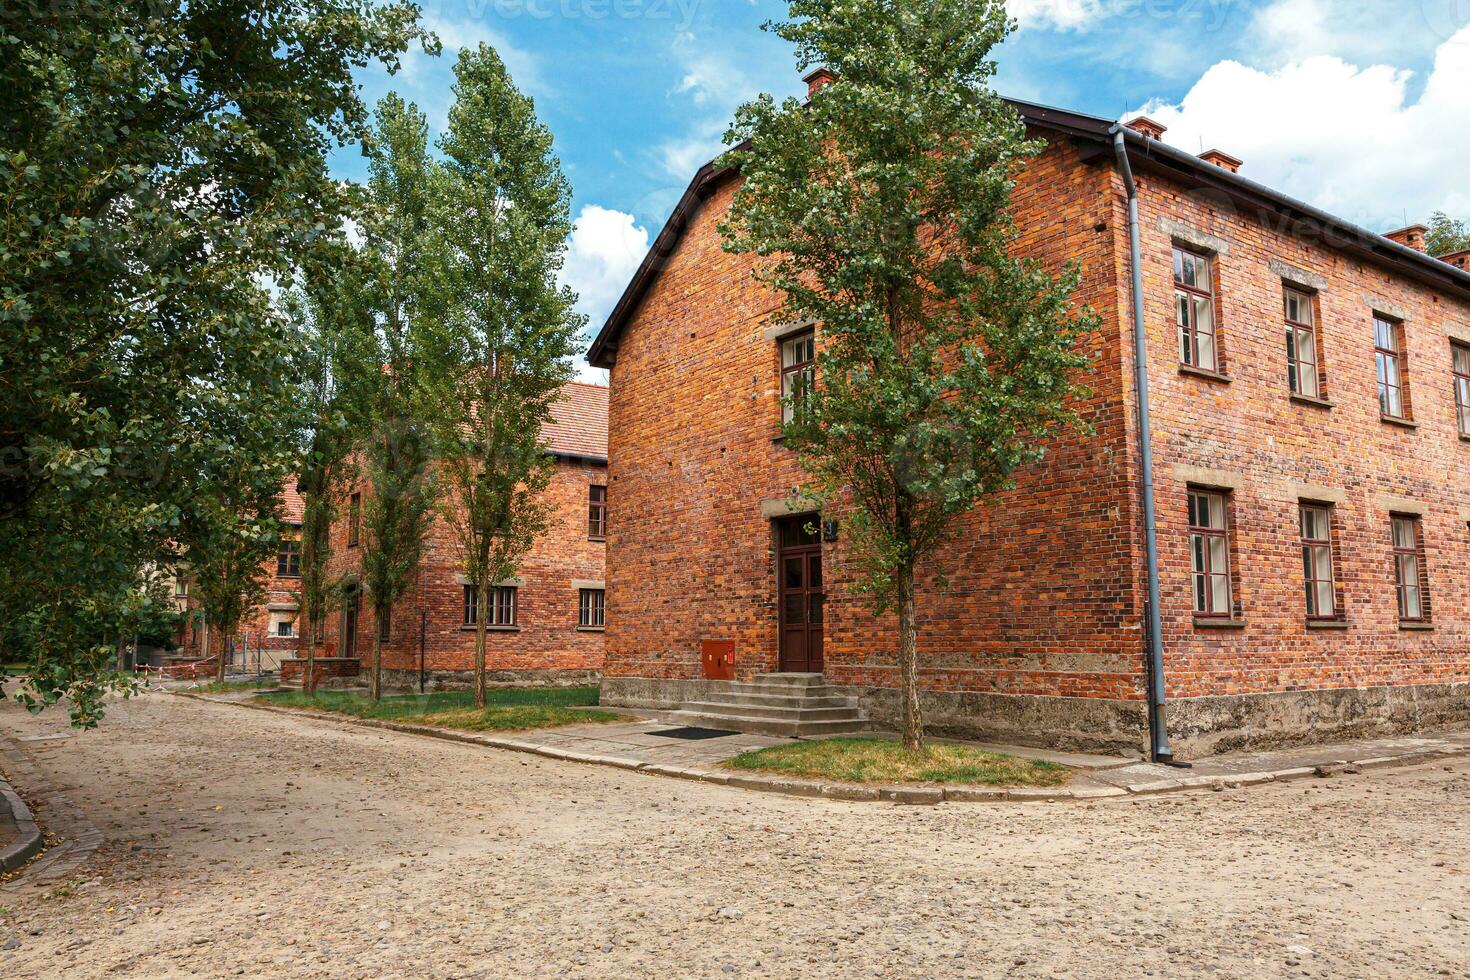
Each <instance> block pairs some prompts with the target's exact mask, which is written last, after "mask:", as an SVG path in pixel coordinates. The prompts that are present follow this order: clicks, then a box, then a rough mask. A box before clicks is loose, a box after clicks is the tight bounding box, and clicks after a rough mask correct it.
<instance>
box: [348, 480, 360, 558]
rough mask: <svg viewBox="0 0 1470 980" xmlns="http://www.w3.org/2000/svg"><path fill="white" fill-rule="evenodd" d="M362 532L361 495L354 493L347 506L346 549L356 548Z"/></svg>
mask: <svg viewBox="0 0 1470 980" xmlns="http://www.w3.org/2000/svg"><path fill="white" fill-rule="evenodd" d="M361 531H362V494H360V493H354V494H353V495H352V499H351V500H350V501H349V502H348V505H347V547H349V548H356V547H357V542H358V540H359V535H360V534H361Z"/></svg>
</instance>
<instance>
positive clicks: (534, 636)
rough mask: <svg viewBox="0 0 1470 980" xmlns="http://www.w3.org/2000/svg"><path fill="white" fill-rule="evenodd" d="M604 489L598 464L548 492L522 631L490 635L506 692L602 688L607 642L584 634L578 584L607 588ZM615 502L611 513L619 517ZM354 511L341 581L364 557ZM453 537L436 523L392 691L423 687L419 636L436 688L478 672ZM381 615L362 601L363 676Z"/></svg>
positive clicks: (520, 602)
mask: <svg viewBox="0 0 1470 980" xmlns="http://www.w3.org/2000/svg"><path fill="white" fill-rule="evenodd" d="M594 484H597V485H605V484H606V467H605V466H604V465H603V464H601V463H597V462H590V461H589V462H583V461H575V460H568V459H558V460H557V462H556V469H555V473H554V475H553V478H552V481H551V485H550V487H549V488H548V490H547V493H548V495H549V496H550V498H551V501H552V503H553V505H554V513H553V518H552V527H551V529H550V531H549V532H548V533H547V534H546V536H545V537H543V538H542V539H541V541H539V542H538V543H537V545H536V547H535V548H534V549H533V551H532V553H531V554H530V555H529V556H528V557H527V559H526V560H525V562H524V563H523V564H522V567H521V571H520V579H521V584H520V586H519V588H518V593H517V611H516V619H517V628H516V629H514V630H508V631H500V630H491V631H489V632H488V634H487V636H486V665H487V669H488V670H490V671H491V672H492V673H493V674H494V677H495V679H496V680H497V681H498V682H501V683H516V682H526V683H530V682H543V681H544V682H559V681H578V682H581V681H587V680H589V679H592V680H595V678H596V676H597V674H598V673H599V672H600V671H601V669H602V659H603V657H602V644H603V634H602V632H601V631H599V630H590V629H583V628H580V627H579V626H578V620H577V603H578V589H577V587H576V586H575V585H574V583H576V582H598V581H601V580H602V579H603V555H604V550H605V545H604V544H603V542H601V541H596V540H592V539H590V538H589V537H588V527H587V500H588V488H589V486H592V485H594ZM616 507H617V502H616V500H614V501H613V502H612V503H611V505H610V509H615V508H616ZM346 510H347V508H346V507H344V508H343V512H344V515H343V518H342V519H341V520H338V521H337V522H335V523H334V525H333V529H332V548H333V553H332V560H331V568H332V573H333V575H334V576H339V575H343V574H351V573H353V572H356V571H357V570H359V569H360V568H361V559H362V552H361V548H360V547H357V548H354V547H349V546H348V544H347V520H346ZM460 568H461V566H460V564H459V558H458V551H457V545H456V543H455V539H454V532H453V530H452V528H451V527H450V526H449V525H448V524H446V523H445V522H444V520H443V518H442V517H439V516H436V517H435V519H434V522H433V525H432V528H431V530H430V533H429V538H428V542H427V545H426V548H425V554H424V561H423V563H422V566H421V573H420V577H419V582H418V584H417V585H416V586H415V587H414V588H412V589H411V590H410V591H409V593H408V595H407V596H406V597H405V598H404V599H403V600H402V601H401V602H399V603H398V604H397V605H396V606H395V607H394V608H393V611H392V614H391V615H390V617H389V635H388V638H387V640H386V641H385V642H384V644H383V667H384V670H385V671H387V672H389V674H390V676H389V680H390V681H391V682H393V683H398V684H408V683H417V676H418V670H419V650H420V643H419V640H420V634H421V632H423V631H422V630H421V628H420V625H421V622H423V619H422V617H423V614H424V613H427V624H428V629H427V632H423V636H424V644H423V650H424V660H425V668H426V669H427V670H428V671H430V672H431V673H432V674H434V675H435V678H436V682H438V683H463V682H464V681H465V680H466V679H467V676H466V675H467V674H468V672H471V671H473V670H474V663H475V662H474V656H475V632H474V630H473V629H472V628H466V627H465V626H464V585H463V584H462V578H461V576H460ZM342 623H343V616H342V614H341V613H340V612H333V613H332V614H331V615H330V616H329V617H328V619H327V622H326V624H325V628H324V636H323V640H324V643H323V645H322V647H321V648H320V649H321V650H323V651H324V652H326V653H327V655H341V654H342V653H343V652H344V647H343V644H342V642H341V639H342V638H341V635H340V634H341V629H342ZM372 630H373V612H372V609H371V607H370V605H369V602H368V600H367V598H366V597H364V600H363V604H362V608H361V612H360V614H359V616H358V629H357V656H358V657H360V658H361V660H362V662H363V665H364V668H365V669H366V668H367V666H368V665H369V664H370V663H371V657H372V635H373V634H372Z"/></svg>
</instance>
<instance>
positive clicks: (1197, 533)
mask: <svg viewBox="0 0 1470 980" xmlns="http://www.w3.org/2000/svg"><path fill="white" fill-rule="evenodd" d="M1197 499H1198V500H1204V501H1206V513H1209V512H1210V508H1209V506H1208V501H1210V500H1217V501H1219V504H1220V527H1218V528H1216V527H1209V526H1205V525H1200V524H1196V523H1195V521H1194V517H1193V516H1192V515H1190V514H1189V511H1190V510H1193V511H1194V512H1195V513H1198V509H1197V507H1194V506H1187V508H1186V519H1187V521H1188V531H1189V586H1190V608H1191V609H1192V611H1193V613H1194V617H1195V618H1196V619H1204V620H1233V619H1234V618H1235V582H1234V575H1233V572H1232V568H1231V565H1232V560H1231V554H1230V551H1231V548H1230V494H1229V493H1228V492H1227V491H1224V490H1216V489H1212V488H1206V487H1190V488H1189V490H1188V499H1187V500H1186V504H1187V505H1193V504H1194V502H1195V501H1196V500H1197ZM1196 538H1202V539H1204V541H1205V542H1206V546H1205V547H1204V548H1203V549H1200V548H1198V547H1197V546H1196V543H1195V541H1196ZM1214 539H1219V540H1220V541H1221V542H1223V545H1224V562H1225V567H1224V568H1223V569H1222V570H1216V569H1215V568H1214V556H1213V554H1212V549H1211V548H1210V547H1209V546H1208V542H1209V541H1211V540H1214ZM1196 559H1202V561H1203V568H1202V569H1201V568H1197V567H1196V566H1197V565H1198V564H1199V562H1197V561H1196ZM1201 576H1203V577H1204V584H1205V586H1206V588H1205V589H1204V591H1203V594H1202V593H1201V591H1200V588H1199V585H1200V583H1199V581H1198V579H1199V578H1200V577H1201ZM1217 578H1218V579H1221V580H1223V582H1224V583H1225V608H1224V609H1217V608H1216V607H1215V590H1214V584H1215V583H1214V580H1215V579H1217ZM1202 598H1203V600H1204V604H1205V608H1204V609H1201V608H1200V601H1201V599H1202Z"/></svg>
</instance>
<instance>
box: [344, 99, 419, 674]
mask: <svg viewBox="0 0 1470 980" xmlns="http://www.w3.org/2000/svg"><path fill="white" fill-rule="evenodd" d="M369 168H370V178H369V180H368V188H367V190H368V195H367V196H368V200H367V204H366V206H365V208H364V211H363V238H364V244H363V247H362V249H361V257H362V262H361V266H362V269H363V274H362V276H361V279H360V281H359V283H358V286H359V289H360V290H361V293H360V295H361V296H362V297H363V310H364V312H365V313H366V314H367V317H366V318H365V319H364V321H363V324H362V325H363V327H365V328H366V329H365V330H364V332H363V333H362V335H361V338H360V343H359V345H358V348H357V352H356V354H355V355H354V356H353V358H352V363H353V364H354V365H355V367H354V369H353V371H352V372H351V374H350V379H351V380H350V384H351V385H352V386H353V387H354V388H356V390H357V391H358V392H360V395H359V396H358V397H359V399H360V401H361V404H362V407H363V408H364V409H365V410H366V412H365V415H363V416H362V417H361V423H362V429H363V432H364V437H363V439H362V441H361V443H360V446H359V450H360V452H359V457H360V461H361V464H362V471H363V476H364V477H365V478H366V493H364V495H363V513H362V528H363V549H362V588H363V589H364V591H365V592H366V594H367V595H368V597H369V599H370V600H371V603H372V608H373V614H374V615H373V658H372V675H371V694H372V697H373V699H374V700H377V699H378V698H380V697H382V685H383V678H382V674H383V633H384V632H385V627H386V626H387V625H388V622H389V617H390V616H391V614H392V609H393V605H394V603H396V602H397V601H398V600H399V599H401V598H402V597H403V596H404V595H405V594H406V593H407V591H408V590H409V588H410V587H411V586H412V585H413V584H414V581H415V579H416V576H417V573H418V567H419V562H420V559H421V557H422V554H423V544H424V537H425V535H426V534H427V533H428V530H429V526H430V524H431V522H432V520H433V505H434V501H435V497H436V493H437V490H436V481H435V479H434V473H433V468H432V458H431V449H432V443H431V440H430V439H429V437H428V434H427V433H426V431H425V428H424V423H423V421H422V408H423V403H424V400H425V395H424V385H425V383H426V379H427V378H428V377H430V376H432V375H433V374H435V373H437V370H438V368H439V364H438V362H437V361H436V360H435V354H436V352H437V347H436V346H435V345H434V344H432V343H430V342H428V335H429V330H428V325H427V323H426V322H425V313H424V305H425V299H424V295H425V290H426V289H428V288H429V283H428V278H427V275H426V269H425V266H426V262H425V257H424V250H425V247H426V245H427V244H428V242H429V236H428V231H427V223H428V220H429V201H430V197H431V194H432V189H433V184H434V173H435V169H436V168H435V164H434V162H433V161H432V160H431V159H430V157H429V153H428V126H427V124H426V123H425V120H424V115H423V113H421V112H420V111H419V110H418V109H417V108H416V107H414V106H412V105H407V104H405V103H404V102H403V100H402V99H400V98H399V97H398V96H396V95H390V96H388V97H387V98H385V99H383V100H382V101H381V102H380V103H379V104H378V109H377V128H376V130H375V132H374V137H373V140H372V142H371V143H370V145H369Z"/></svg>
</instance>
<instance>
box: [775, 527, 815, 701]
mask: <svg viewBox="0 0 1470 980" xmlns="http://www.w3.org/2000/svg"><path fill="white" fill-rule="evenodd" d="M820 524H821V519H820V518H819V517H818V516H817V515H816V514H799V515H797V516H795V517H786V518H782V519H781V521H780V522H779V523H778V525H777V527H776V535H777V541H778V542H779V545H780V547H779V549H778V561H777V575H778V576H779V581H778V583H777V585H778V586H779V588H778V592H779V596H778V599H779V603H780V614H781V661H780V662H781V670H782V671H783V672H785V673H813V674H819V673H821V672H822V601H823V592H822V539H821V534H820V531H819V530H818V525H820Z"/></svg>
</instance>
